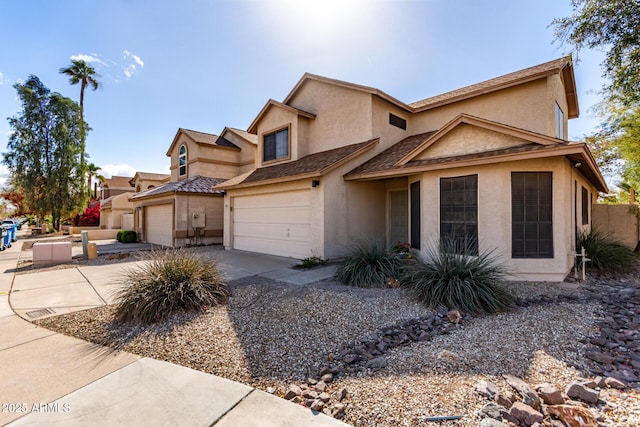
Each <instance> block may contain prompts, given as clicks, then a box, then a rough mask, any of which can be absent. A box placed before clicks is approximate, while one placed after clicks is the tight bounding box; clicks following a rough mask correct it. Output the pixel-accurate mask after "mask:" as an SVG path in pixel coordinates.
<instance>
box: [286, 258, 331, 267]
mask: <svg viewBox="0 0 640 427" xmlns="http://www.w3.org/2000/svg"><path fill="white" fill-rule="evenodd" d="M326 263H327V260H326V259H322V258H320V257H318V256H310V257H307V258H304V259H302V260H301V261H300V264H296V265H295V266H294V267H295V268H298V269H307V268H313V267H317V266H319V265H325V264H326Z"/></svg>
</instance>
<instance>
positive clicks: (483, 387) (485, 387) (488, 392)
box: [475, 380, 498, 399]
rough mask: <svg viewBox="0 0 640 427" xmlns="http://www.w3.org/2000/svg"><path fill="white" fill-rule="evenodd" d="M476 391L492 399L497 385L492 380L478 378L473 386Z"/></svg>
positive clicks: (496, 391) (496, 390)
mask: <svg viewBox="0 0 640 427" xmlns="http://www.w3.org/2000/svg"><path fill="white" fill-rule="evenodd" d="M475 390H476V392H478V393H479V394H480V395H482V396H484V397H488V398H489V399H493V397H494V396H495V395H496V394H497V393H498V387H496V385H495V384H493V383H492V382H489V381H486V380H480V381H478V383H477V384H476V386H475Z"/></svg>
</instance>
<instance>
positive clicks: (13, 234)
mask: <svg viewBox="0 0 640 427" xmlns="http://www.w3.org/2000/svg"><path fill="white" fill-rule="evenodd" d="M17 232H18V226H17V225H15V224H14V225H12V226H11V241H12V242H17V241H18V236H17V234H16V233H17Z"/></svg>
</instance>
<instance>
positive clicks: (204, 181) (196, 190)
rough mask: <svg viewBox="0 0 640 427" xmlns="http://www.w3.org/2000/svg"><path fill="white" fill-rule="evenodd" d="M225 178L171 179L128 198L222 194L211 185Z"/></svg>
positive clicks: (196, 177)
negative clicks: (184, 194) (182, 194)
mask: <svg viewBox="0 0 640 427" xmlns="http://www.w3.org/2000/svg"><path fill="white" fill-rule="evenodd" d="M224 181H225V180H224V179H222V178H209V177H206V176H200V175H196V176H192V177H191V178H187V179H183V180H182V181H172V182H167V183H166V184H161V185H158V186H157V187H153V188H150V189H148V190H145V191H141V192H140V193H136V194H134V195H133V196H131V197H130V198H129V200H136V199H143V198H147V197H155V196H161V195H167V194H179V193H191V194H222V191H221V190H214V189H213V187H214V186H215V185H218V184H220V183H222V182H224Z"/></svg>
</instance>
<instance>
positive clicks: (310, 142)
mask: <svg viewBox="0 0 640 427" xmlns="http://www.w3.org/2000/svg"><path fill="white" fill-rule="evenodd" d="M578 113H579V110H578V102H577V98H576V90H575V84H574V76H573V67H572V64H571V61H570V59H569V58H561V59H558V60H555V61H551V62H548V63H545V64H541V65H538V66H536V67H532V68H528V69H525V70H521V71H518V72H515V73H511V74H508V75H505V76H502V77H498V78H496V79H492V80H489V81H486V82H482V83H479V84H476V85H472V86H469V87H466V88H462V89H459V90H456V91H453V92H449V93H446V94H442V95H438V96H435V97H432V98H428V99H425V100H422V101H418V102H415V103H412V104H406V103H403V102H401V101H399V100H397V99H395V98H393V97H391V96H389V95H387V94H386V93H384V92H381V91H379V90H377V89H374V88H369V87H365V86H359V85H355V84H351V83H346V82H342V81H337V80H332V79H327V78H324V77H320V76H315V75H310V74H306V75H305V76H303V78H302V79H301V80H300V81H299V82H298V84H297V85H296V86H295V87H294V88H293V90H292V91H291V92H290V94H289V95H288V96H287V97H286V98H285V99H284V100H283V102H278V101H273V100H270V101H269V102H267V104H266V105H265V107H264V108H263V109H262V111H261V112H260V113H259V114H258V116H257V117H256V119H255V120H254V122H253V123H252V124H251V125H250V127H249V129H248V132H249V133H251V134H254V135H256V136H257V146H256V150H255V168H256V169H255V170H253V171H247V172H246V173H244V174H243V175H240V176H237V177H234V178H231V179H229V180H228V181H226V182H224V183H222V184H219V185H218V186H216V187H215V189H218V190H224V191H225V197H224V232H223V236H224V245H225V247H227V248H235V249H241V250H248V251H256V252H262V253H270V254H274V255H281V256H290V257H293V258H305V257H309V256H319V257H322V258H325V259H327V258H339V257H341V256H344V255H345V254H347V253H348V252H349V250H350V248H351V246H352V244H353V242H354V241H358V240H363V239H382V240H384V241H386V243H387V244H389V245H392V244H395V243H398V242H403V243H404V242H407V243H410V244H411V245H412V247H413V248H414V250H415V251H417V252H418V255H419V256H422V257H426V256H428V252H429V248H430V247H433V246H434V245H436V244H437V243H438V242H440V241H441V240H452V241H454V242H455V243H456V244H457V245H458V246H459V247H461V248H464V250H465V251H466V253H472V254H473V253H479V252H485V251H494V253H495V254H496V255H498V256H500V258H501V259H502V261H503V262H504V263H505V265H506V266H507V267H508V268H509V270H510V272H511V274H512V276H513V278H516V279H523V280H553V281H555V280H562V279H563V278H564V276H565V275H566V274H567V273H568V272H569V270H570V268H571V266H572V265H573V256H574V253H575V236H576V233H577V232H578V231H580V230H586V229H589V227H590V224H591V205H592V204H593V201H594V199H595V198H596V197H597V193H598V191H606V184H605V183H604V180H603V179H602V176H601V174H600V172H599V171H598V169H597V167H596V165H595V162H594V160H593V158H592V156H591V154H590V153H589V151H588V149H587V147H586V146H585V145H584V144H582V143H572V142H569V141H567V121H568V119H570V118H574V117H577V116H578Z"/></svg>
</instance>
